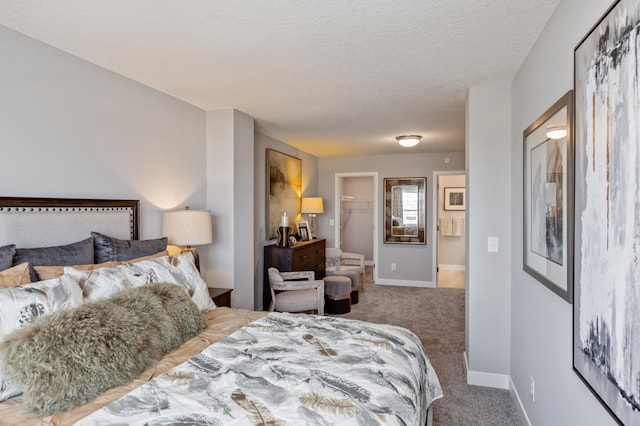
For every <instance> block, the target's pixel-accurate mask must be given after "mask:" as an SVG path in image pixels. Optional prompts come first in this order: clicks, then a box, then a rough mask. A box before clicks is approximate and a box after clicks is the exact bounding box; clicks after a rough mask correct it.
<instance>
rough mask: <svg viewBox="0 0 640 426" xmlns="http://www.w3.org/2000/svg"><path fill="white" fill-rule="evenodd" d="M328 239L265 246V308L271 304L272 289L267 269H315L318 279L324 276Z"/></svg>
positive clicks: (287, 270) (285, 270) (288, 270)
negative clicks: (286, 245)
mask: <svg viewBox="0 0 640 426" xmlns="http://www.w3.org/2000/svg"><path fill="white" fill-rule="evenodd" d="M325 247H326V240H325V239H324V238H323V239H318V240H311V241H300V242H298V243H297V244H296V245H294V246H292V247H278V246H276V245H275V244H273V245H270V246H265V247H264V293H263V294H264V296H263V305H262V306H263V309H264V310H265V311H266V310H267V309H269V305H270V304H271V290H270V288H269V277H268V275H267V270H268V269H269V268H271V267H274V268H278V270H280V271H282V272H291V271H313V272H315V277H316V279H317V280H321V279H322V278H324V267H325V264H324V250H325Z"/></svg>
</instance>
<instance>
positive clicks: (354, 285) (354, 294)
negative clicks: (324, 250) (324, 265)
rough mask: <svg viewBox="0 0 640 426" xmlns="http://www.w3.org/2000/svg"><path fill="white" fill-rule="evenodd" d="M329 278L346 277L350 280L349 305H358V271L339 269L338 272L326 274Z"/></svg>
mask: <svg viewBox="0 0 640 426" xmlns="http://www.w3.org/2000/svg"><path fill="white" fill-rule="evenodd" d="M327 274H331V276H334V277H335V276H340V277H348V278H349V279H350V280H351V291H350V292H351V304H352V305H356V304H358V283H359V281H360V274H359V273H358V271H355V270H351V269H344V270H343V269H340V270H338V271H331V272H327Z"/></svg>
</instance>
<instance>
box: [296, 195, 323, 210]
mask: <svg viewBox="0 0 640 426" xmlns="http://www.w3.org/2000/svg"><path fill="white" fill-rule="evenodd" d="M300 213H324V205H323V204H322V197H303V198H302V204H301V205H300Z"/></svg>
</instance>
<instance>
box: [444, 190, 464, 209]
mask: <svg viewBox="0 0 640 426" xmlns="http://www.w3.org/2000/svg"><path fill="white" fill-rule="evenodd" d="M466 204H467V195H466V191H465V188H445V189H444V209H445V210H465V209H466Z"/></svg>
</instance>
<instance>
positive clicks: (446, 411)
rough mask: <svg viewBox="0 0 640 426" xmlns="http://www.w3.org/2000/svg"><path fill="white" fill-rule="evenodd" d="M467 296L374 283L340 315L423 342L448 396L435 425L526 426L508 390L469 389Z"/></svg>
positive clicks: (438, 407)
mask: <svg viewBox="0 0 640 426" xmlns="http://www.w3.org/2000/svg"><path fill="white" fill-rule="evenodd" d="M464 292H465V290H464V289H450V288H435V289H422V288H413V287H396V286H381V285H374V284H370V283H369V284H367V285H366V286H365V290H363V291H360V303H358V304H356V305H353V306H352V307H351V312H350V313H348V314H343V315H339V316H340V317H346V318H355V319H359V320H364V321H370V322H376V323H387V324H393V325H398V326H402V327H405V328H408V329H410V330H411V331H413V332H414V333H416V334H417V335H418V336H419V337H420V340H421V341H422V344H423V345H424V347H425V349H426V350H427V354H428V355H429V358H430V360H431V364H432V365H433V367H434V369H435V370H436V373H437V374H438V378H439V380H440V384H441V386H442V389H443V393H444V397H443V398H442V399H441V400H439V401H437V402H436V405H435V409H434V417H433V419H434V424H435V425H443V426H450V425H474V426H482V425H487V426H489V425H491V426H498V425H520V424H521V422H520V419H519V417H518V414H517V412H516V408H515V406H514V404H513V402H512V400H511V396H510V395H509V392H508V391H506V390H502V389H492V388H486V387H480V386H470V385H467V384H466V377H465V372H464V361H463V351H464V327H465V324H464V298H465V295H464Z"/></svg>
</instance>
